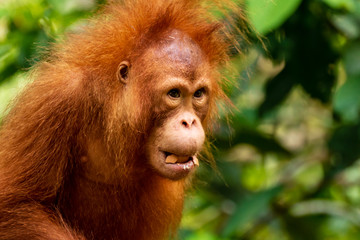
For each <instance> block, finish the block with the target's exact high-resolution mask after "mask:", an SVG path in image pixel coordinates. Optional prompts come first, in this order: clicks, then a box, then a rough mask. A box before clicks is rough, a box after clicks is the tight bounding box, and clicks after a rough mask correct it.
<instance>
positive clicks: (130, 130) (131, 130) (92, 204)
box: [0, 0, 228, 239]
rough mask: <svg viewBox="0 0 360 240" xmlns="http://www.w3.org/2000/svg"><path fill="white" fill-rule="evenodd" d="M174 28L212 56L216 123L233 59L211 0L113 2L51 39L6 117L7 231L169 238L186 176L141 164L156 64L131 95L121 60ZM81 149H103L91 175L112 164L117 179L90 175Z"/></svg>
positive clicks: (14, 235) (3, 178)
mask: <svg viewBox="0 0 360 240" xmlns="http://www.w3.org/2000/svg"><path fill="white" fill-rule="evenodd" d="M171 29H178V30H180V31H182V32H184V33H186V34H187V35H188V36H190V37H191V38H192V39H193V40H194V41H195V42H196V43H197V44H198V45H199V46H200V48H201V49H202V51H203V53H204V55H205V56H206V60H207V61H208V62H209V63H210V66H211V69H212V71H213V72H212V73H211V80H210V81H212V86H213V89H214V92H213V93H214V94H213V96H212V98H211V102H210V110H211V111H210V113H209V114H208V117H207V118H206V119H205V124H206V125H207V126H209V124H208V122H210V121H211V118H212V117H213V116H215V115H214V113H215V112H216V109H215V101H216V99H218V98H219V97H223V93H222V90H221V87H220V84H221V83H220V80H221V77H219V76H220V75H219V73H218V69H219V66H221V65H223V64H224V63H225V62H226V61H227V53H226V51H227V48H228V44H227V43H226V41H225V40H224V37H223V35H222V33H221V31H222V30H223V29H222V28H221V25H220V24H219V23H218V22H217V21H215V20H214V19H213V18H211V17H210V16H209V14H208V11H207V9H206V8H205V7H204V4H202V2H201V1H196V0H151V1H149V0H132V1H130V0H124V1H122V3H116V2H114V3H110V4H108V5H106V6H105V7H104V9H103V10H102V13H101V14H100V15H99V16H97V17H95V18H94V19H93V20H92V21H91V22H90V25H89V26H87V27H85V28H84V29H83V30H82V31H81V32H80V33H77V34H71V35H69V36H68V37H67V38H68V39H67V40H65V41H64V42H63V43H58V44H56V45H54V46H53V48H52V50H51V51H50V53H49V55H48V57H47V58H46V59H45V60H44V61H42V62H41V63H39V64H38V65H37V66H35V68H34V70H33V71H32V73H31V77H32V78H33V79H34V81H33V82H32V83H31V84H30V85H29V86H28V87H27V88H26V89H25V91H24V92H23V93H22V94H21V95H20V96H19V98H18V99H17V100H16V102H15V104H14V106H13V108H12V110H11V111H10V113H9V114H8V115H7V116H6V118H5V119H4V122H3V125H2V128H1V131H0V146H1V148H0V186H1V187H0V239H82V238H84V237H86V238H87V239H92V238H94V239H164V238H167V237H168V236H173V235H174V234H175V232H176V231H175V230H176V227H177V226H178V224H179V221H180V218H181V211H182V203H183V196H184V188H185V183H184V181H183V180H181V181H172V180H168V179H165V178H162V177H160V176H158V175H156V174H154V173H153V172H152V171H148V170H146V169H144V168H145V166H146V163H144V162H146V161H145V159H144V157H143V155H142V154H141V153H142V152H143V143H144V141H145V140H146V138H147V134H148V132H149V129H151V128H152V127H153V126H152V119H153V117H154V116H152V109H153V107H154V106H152V101H151V100H152V99H151V89H153V87H152V86H149V82H147V81H146V79H147V78H149V76H150V74H151V72H152V71H153V69H151V68H149V69H143V70H142V73H141V75H140V76H141V77H143V80H142V81H143V88H142V89H139V90H138V91H137V92H134V93H133V94H132V96H133V97H132V99H124V97H123V96H122V94H121V92H122V91H123V89H124V85H122V84H120V83H119V81H117V78H116V70H117V67H118V64H119V63H120V62H121V61H123V60H130V61H132V62H134V61H140V59H141V56H142V54H143V53H144V51H145V50H146V49H147V48H149V47H150V46H155V45H156V44H157V43H158V41H160V39H161V37H162V36H163V35H164V34H165V35H166V32H167V31H169V30H171ZM141 61H146V59H145V60H141ZM145 65H146V66H150V65H151V64H149V63H146V62H145ZM156 67H157V66H156ZM160 67H161V66H160ZM134 106H135V107H134ZM89 146H92V147H91V148H90V149H93V150H92V151H93V152H92V153H89V152H88V149H89ZM84 154H90V155H91V154H92V155H93V156H96V158H99V164H98V165H96V166H92V170H91V171H92V173H91V174H94V175H99V174H101V173H104V172H105V173H106V174H105V175H104V176H102V177H103V179H104V182H112V184H107V183H103V182H97V181H93V180H92V179H91V178H87V177H84V171H87V170H86V168H82V167H81V166H82V165H81V162H82V161H86V158H82V156H83V155H84ZM144 165H145V166H144ZM109 166H110V167H109ZM110 171H111V172H110Z"/></svg>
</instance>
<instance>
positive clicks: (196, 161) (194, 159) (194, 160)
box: [193, 156, 200, 166]
mask: <svg viewBox="0 0 360 240" xmlns="http://www.w3.org/2000/svg"><path fill="white" fill-rule="evenodd" d="M193 162H194V164H195V166H200V164H199V159H198V158H197V157H196V156H193Z"/></svg>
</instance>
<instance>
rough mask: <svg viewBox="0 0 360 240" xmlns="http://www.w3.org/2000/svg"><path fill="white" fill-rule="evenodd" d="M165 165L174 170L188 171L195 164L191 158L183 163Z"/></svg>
mask: <svg viewBox="0 0 360 240" xmlns="http://www.w3.org/2000/svg"><path fill="white" fill-rule="evenodd" d="M166 167H168V168H171V169H172V170H173V171H176V172H190V171H191V170H192V169H194V168H195V164H194V162H193V160H189V161H187V162H185V163H166Z"/></svg>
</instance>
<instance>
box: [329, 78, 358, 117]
mask: <svg viewBox="0 0 360 240" xmlns="http://www.w3.org/2000/svg"><path fill="white" fill-rule="evenodd" d="M359 89H360V76H359V77H350V78H349V79H348V80H347V81H346V82H345V84H344V85H342V86H341V87H340V89H339V90H338V91H337V92H336V93H335V95H334V110H335V111H336V112H337V113H339V114H340V115H341V117H342V119H343V120H345V121H348V122H354V121H357V120H358V119H359V109H360V92H359V91H360V90H359Z"/></svg>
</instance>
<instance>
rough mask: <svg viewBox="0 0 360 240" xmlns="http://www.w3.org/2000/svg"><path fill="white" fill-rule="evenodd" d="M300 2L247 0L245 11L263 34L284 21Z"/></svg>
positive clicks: (298, 0)
mask: <svg viewBox="0 0 360 240" xmlns="http://www.w3.org/2000/svg"><path fill="white" fill-rule="evenodd" d="M300 3H301V0H248V1H247V12H248V15H249V19H250V22H251V23H252V25H253V26H254V28H255V29H256V30H257V31H258V32H259V33H260V34H263V35H265V34H266V33H268V32H270V31H271V30H274V29H275V28H277V27H279V26H280V25H281V24H282V23H284V22H285V21H286V19H288V17H289V16H291V14H293V13H294V12H295V10H296V9H297V7H298V6H299V5H300Z"/></svg>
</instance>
